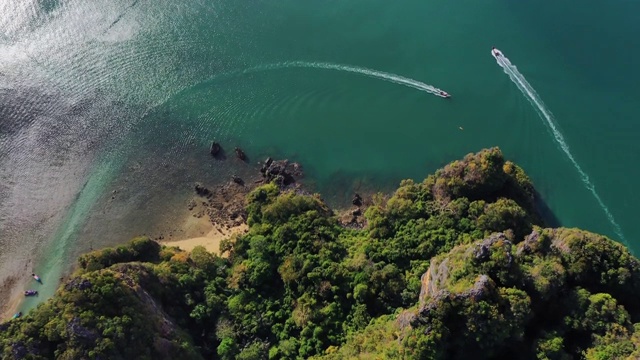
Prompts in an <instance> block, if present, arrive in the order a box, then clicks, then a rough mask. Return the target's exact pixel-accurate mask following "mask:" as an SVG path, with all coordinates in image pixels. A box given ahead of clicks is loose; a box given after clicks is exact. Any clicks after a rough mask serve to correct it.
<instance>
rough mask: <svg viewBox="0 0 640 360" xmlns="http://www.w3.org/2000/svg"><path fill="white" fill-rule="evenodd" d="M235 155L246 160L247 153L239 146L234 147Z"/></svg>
mask: <svg viewBox="0 0 640 360" xmlns="http://www.w3.org/2000/svg"><path fill="white" fill-rule="evenodd" d="M235 152H236V157H237V158H238V159H240V160H242V161H247V155H246V154H245V153H244V151H242V149H240V148H239V147H236V148H235Z"/></svg>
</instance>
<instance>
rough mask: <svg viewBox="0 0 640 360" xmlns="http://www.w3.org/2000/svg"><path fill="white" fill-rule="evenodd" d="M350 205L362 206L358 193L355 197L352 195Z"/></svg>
mask: <svg viewBox="0 0 640 360" xmlns="http://www.w3.org/2000/svg"><path fill="white" fill-rule="evenodd" d="M351 203H352V204H353V205H355V206H361V205H362V197H360V195H359V194H358V193H356V194H355V195H353V200H351Z"/></svg>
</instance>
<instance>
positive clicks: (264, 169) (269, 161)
mask: <svg viewBox="0 0 640 360" xmlns="http://www.w3.org/2000/svg"><path fill="white" fill-rule="evenodd" d="M272 163H273V159H272V158H270V157H268V158H267V160H265V161H264V164H262V167H261V168H260V172H261V173H262V175H264V174H266V172H267V169H269V166H271V164H272Z"/></svg>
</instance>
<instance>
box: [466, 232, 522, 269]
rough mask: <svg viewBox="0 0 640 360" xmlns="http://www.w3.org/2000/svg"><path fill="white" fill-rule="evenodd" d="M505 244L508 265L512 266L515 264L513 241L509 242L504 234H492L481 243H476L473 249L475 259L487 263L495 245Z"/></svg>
mask: <svg viewBox="0 0 640 360" xmlns="http://www.w3.org/2000/svg"><path fill="white" fill-rule="evenodd" d="M503 244H504V246H506V252H507V259H508V265H511V263H512V262H513V256H512V255H511V241H509V240H508V239H507V237H506V236H505V234H503V233H495V234H492V235H491V236H489V237H488V238H486V239H484V240H482V241H481V242H479V243H476V245H475V246H474V247H473V248H472V252H473V257H474V258H475V259H476V260H477V261H479V262H483V261H487V260H488V259H489V257H490V256H491V248H492V247H493V246H494V245H503Z"/></svg>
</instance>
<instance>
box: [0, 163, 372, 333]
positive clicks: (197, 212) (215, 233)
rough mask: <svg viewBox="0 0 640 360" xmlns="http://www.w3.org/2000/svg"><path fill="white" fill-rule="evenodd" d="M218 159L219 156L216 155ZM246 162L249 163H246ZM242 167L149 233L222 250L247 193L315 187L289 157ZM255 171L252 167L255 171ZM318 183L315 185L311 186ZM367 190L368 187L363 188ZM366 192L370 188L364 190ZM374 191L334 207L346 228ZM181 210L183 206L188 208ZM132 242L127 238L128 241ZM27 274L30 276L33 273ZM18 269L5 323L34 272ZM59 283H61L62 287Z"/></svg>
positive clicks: (6, 286) (359, 221) (357, 223)
mask: <svg viewBox="0 0 640 360" xmlns="http://www.w3.org/2000/svg"><path fill="white" fill-rule="evenodd" d="M214 157H215V158H216V159H217V160H220V159H218V157H216V156H214ZM236 160H241V161H242V163H244V165H245V166H246V165H249V164H248V162H247V161H244V160H242V159H236ZM245 169H246V170H244V171H240V173H241V174H242V175H243V176H242V178H240V177H238V176H236V175H233V176H232V177H231V179H228V178H227V180H226V181H223V182H219V183H217V184H213V185H207V186H205V185H202V184H201V183H197V182H196V183H194V185H193V187H192V192H191V194H190V195H189V196H187V197H186V198H185V199H184V200H183V201H180V204H176V203H172V204H167V205H166V206H170V207H171V208H166V209H165V211H167V212H169V213H171V212H172V210H176V208H175V207H176V206H178V208H177V209H178V212H179V213H180V215H178V217H177V218H174V219H172V220H171V221H166V220H167V219H165V221H164V222H161V223H158V224H157V225H156V226H155V229H154V231H153V232H152V233H151V234H149V235H150V237H151V238H152V239H153V240H155V241H157V242H158V243H160V244H161V245H164V246H170V247H172V246H175V247H178V248H180V249H182V250H184V251H191V250H193V248H195V247H196V246H203V247H204V248H205V249H206V250H207V251H209V252H211V253H214V254H217V255H221V254H220V243H221V242H222V241H223V240H225V239H229V238H233V237H234V236H237V235H242V234H245V233H246V232H247V231H248V225H247V222H246V219H247V216H246V210H245V204H246V196H247V194H248V193H249V192H251V191H252V190H253V189H255V188H256V187H258V186H260V185H263V184H266V183H269V182H275V183H276V184H277V185H278V186H279V187H280V188H281V190H283V191H295V192H300V193H309V191H310V189H309V188H308V187H307V186H305V185H304V184H302V183H300V182H299V180H300V179H301V178H302V177H303V176H304V175H303V171H302V167H301V166H300V164H298V163H295V162H289V161H288V160H273V159H271V158H267V159H266V160H265V161H263V162H258V163H257V167H255V166H249V167H248V168H245ZM250 169H251V170H250ZM312 188H313V186H311V189H312ZM360 190H364V189H360ZM365 192H366V190H365ZM371 195H372V194H369V193H366V194H365V193H361V195H357V194H356V195H355V196H354V198H353V200H352V205H347V204H345V206H344V207H339V208H334V211H335V215H336V216H337V217H338V221H339V223H340V224H341V225H342V226H344V227H349V228H362V227H364V226H366V221H365V219H364V210H365V209H366V207H367V206H368V205H369V204H370V202H371V198H372V196H371ZM183 206H184V208H182V210H180V207H183ZM126 240H128V238H127V239H126ZM25 271H26V272H23V273H24V274H26V273H27V272H28V273H29V274H30V271H27V269H25ZM24 274H22V275H20V274H19V273H16V274H15V275H14V276H12V277H11V278H10V279H7V281H5V282H4V283H3V284H1V289H2V293H3V294H6V295H8V296H3V300H4V301H2V302H1V303H0V319H2V321H6V320H8V319H10V318H11V316H13V314H15V313H16V312H17V311H18V310H20V307H21V306H22V304H23V302H24V295H23V293H22V292H23V290H24V288H25V285H24V284H26V283H27V282H28V281H29V278H30V277H29V276H26V275H24ZM58 285H59V284H56V286H55V288H56V289H57V287H58Z"/></svg>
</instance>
